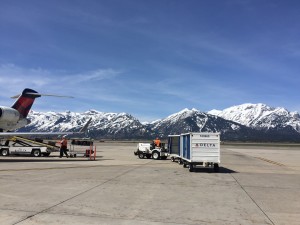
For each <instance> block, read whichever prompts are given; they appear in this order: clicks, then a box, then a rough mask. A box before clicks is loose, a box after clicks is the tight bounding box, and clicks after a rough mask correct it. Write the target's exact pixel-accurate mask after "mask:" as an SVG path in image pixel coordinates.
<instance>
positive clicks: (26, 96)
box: [12, 88, 41, 118]
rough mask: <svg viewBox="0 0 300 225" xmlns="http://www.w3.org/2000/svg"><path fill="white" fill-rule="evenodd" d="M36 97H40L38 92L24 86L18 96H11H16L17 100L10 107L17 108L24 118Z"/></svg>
mask: <svg viewBox="0 0 300 225" xmlns="http://www.w3.org/2000/svg"><path fill="white" fill-rule="evenodd" d="M38 97H41V95H40V94H39V93H38V92H36V91H34V90H32V89H29V88H26V89H24V90H23V92H22V94H21V95H20V96H14V97H12V98H18V99H17V101H16V102H15V103H14V104H13V106H12V108H13V109H16V110H18V111H19V113H20V115H21V116H22V117H23V118H26V117H27V115H28V113H29V111H30V109H31V106H32V105H33V102H34V100H35V98H38Z"/></svg>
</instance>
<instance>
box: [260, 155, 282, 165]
mask: <svg viewBox="0 0 300 225" xmlns="http://www.w3.org/2000/svg"><path fill="white" fill-rule="evenodd" d="M255 158H257V159H260V160H263V161H265V162H268V163H271V164H274V165H277V166H285V165H283V164H281V163H279V162H274V161H272V160H269V159H265V158H261V157H255Z"/></svg>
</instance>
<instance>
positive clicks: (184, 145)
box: [182, 135, 187, 158]
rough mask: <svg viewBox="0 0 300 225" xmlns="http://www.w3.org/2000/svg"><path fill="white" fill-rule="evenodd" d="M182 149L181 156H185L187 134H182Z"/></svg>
mask: <svg viewBox="0 0 300 225" xmlns="http://www.w3.org/2000/svg"><path fill="white" fill-rule="evenodd" d="M182 147H183V148H182V151H183V156H182V157H183V158H187V136H186V135H184V136H182Z"/></svg>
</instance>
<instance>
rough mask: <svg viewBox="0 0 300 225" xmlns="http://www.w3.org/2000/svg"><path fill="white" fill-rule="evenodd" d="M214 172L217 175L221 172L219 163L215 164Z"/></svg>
mask: <svg viewBox="0 0 300 225" xmlns="http://www.w3.org/2000/svg"><path fill="white" fill-rule="evenodd" d="M214 171H215V172H216V173H217V172H219V164H218V163H215V164H214Z"/></svg>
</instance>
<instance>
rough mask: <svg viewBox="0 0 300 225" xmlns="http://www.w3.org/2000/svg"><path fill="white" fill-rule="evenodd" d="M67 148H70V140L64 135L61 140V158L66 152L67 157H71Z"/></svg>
mask: <svg viewBox="0 0 300 225" xmlns="http://www.w3.org/2000/svg"><path fill="white" fill-rule="evenodd" d="M67 148H68V141H67V137H66V136H63V138H62V140H61V141H60V149H59V151H60V156H59V158H61V157H63V156H64V153H65V155H66V157H67V158H69V155H68V153H67Z"/></svg>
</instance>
